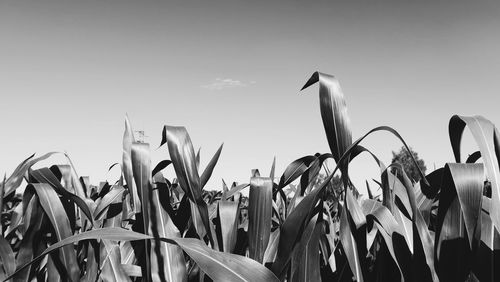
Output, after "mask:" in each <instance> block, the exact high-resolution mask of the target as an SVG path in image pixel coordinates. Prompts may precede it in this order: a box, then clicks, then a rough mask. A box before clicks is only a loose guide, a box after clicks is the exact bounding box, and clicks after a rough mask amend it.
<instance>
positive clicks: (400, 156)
mask: <svg viewBox="0 0 500 282" xmlns="http://www.w3.org/2000/svg"><path fill="white" fill-rule="evenodd" d="M410 153H411V155H413V158H415V161H417V164H418V167H419V168H420V170H421V171H422V172H423V173H424V174H425V171H426V170H427V167H426V166H425V162H424V160H422V159H421V158H419V157H418V153H417V152H416V151H414V150H413V148H412V147H410V152H408V150H406V148H405V147H404V146H403V147H401V148H400V149H399V151H398V152H394V151H392V161H391V162H392V163H399V164H401V165H402V166H403V169H404V170H405V172H406V174H407V175H408V177H410V179H412V180H413V181H415V182H418V181H420V174H419V171H418V169H417V168H416V167H415V163H414V162H413V160H412V158H411V155H410ZM393 172H394V170H393Z"/></svg>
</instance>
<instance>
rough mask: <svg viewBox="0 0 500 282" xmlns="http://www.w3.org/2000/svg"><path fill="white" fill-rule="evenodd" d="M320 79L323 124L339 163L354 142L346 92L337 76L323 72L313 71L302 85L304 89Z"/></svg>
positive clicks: (334, 156) (334, 155) (329, 143)
mask: <svg viewBox="0 0 500 282" xmlns="http://www.w3.org/2000/svg"><path fill="white" fill-rule="evenodd" d="M318 81H319V99H320V110H321V118H322V119H323V126H324V128H325V133H326V137H327V139H328V145H329V146H330V150H331V152H332V154H333V158H334V159H335V161H336V162H337V163H339V161H340V158H341V156H342V155H343V154H344V153H345V152H346V151H347V148H348V147H349V146H350V145H351V144H352V135H351V128H350V121H349V116H348V115H347V106H346V102H345V99H344V94H343V92H342V89H341V88H340V84H339V82H338V80H337V79H336V78H335V77H333V76H331V75H328V74H324V73H321V72H315V73H313V75H312V76H311V78H309V80H308V81H307V82H306V84H305V85H304V87H302V90H303V89H305V88H307V87H309V86H311V85H313V84H315V83H316V82H318Z"/></svg>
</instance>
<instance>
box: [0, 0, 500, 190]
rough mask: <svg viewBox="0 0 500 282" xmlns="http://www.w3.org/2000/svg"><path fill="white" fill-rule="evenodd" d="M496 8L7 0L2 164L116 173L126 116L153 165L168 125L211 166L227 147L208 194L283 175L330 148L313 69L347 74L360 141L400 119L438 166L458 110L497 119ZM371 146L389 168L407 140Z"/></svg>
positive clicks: (345, 85)
mask: <svg viewBox="0 0 500 282" xmlns="http://www.w3.org/2000/svg"><path fill="white" fill-rule="evenodd" d="M499 15H500V2H498V1H425V0H424V1H345V2H339V1H283V0H276V1H261V0H254V1H225V0H212V1H191V0H183V1H176V0H174V1H147V0H145V1H127V0H86V1H55V0H36V1H24V0H3V1H1V2H0V38H1V44H0V58H1V60H0V97H1V101H0V130H1V134H2V142H1V144H2V146H0V157H1V159H0V173H4V172H5V173H7V176H8V175H10V173H12V171H13V169H14V168H15V167H16V166H17V164H19V163H20V162H21V161H22V160H23V159H25V158H26V157H28V156H30V155H31V154H33V153H37V154H38V155H41V154H43V153H46V152H49V151H66V152H68V154H69V155H70V157H71V159H72V161H73V163H74V165H75V168H76V170H77V172H78V173H79V174H80V175H89V176H90V180H91V182H92V183H94V184H97V183H99V182H100V181H103V180H106V179H107V180H109V181H115V180H116V178H117V175H118V174H119V172H117V171H113V170H112V171H110V172H108V168H109V166H110V165H112V164H113V163H115V162H120V161H121V158H122V137H123V131H124V118H125V114H128V115H129V117H130V120H131V123H132V126H133V127H134V129H135V130H143V131H145V133H146V137H145V141H147V142H149V143H150V144H151V152H152V160H153V164H155V163H157V162H159V161H160V160H162V159H167V158H168V152H167V148H166V147H161V148H159V149H158V145H159V143H160V140H161V130H162V127H163V125H178V126H180V125H182V126H185V127H186V128H187V130H188V132H189V134H190V136H191V139H192V141H193V144H194V147H195V149H198V148H199V147H201V168H202V169H203V168H204V166H205V165H206V163H207V162H208V161H209V160H210V158H211V157H212V155H213V154H214V153H215V151H216V150H217V148H218V146H219V145H220V144H221V143H224V149H223V151H222V155H221V157H220V160H219V164H218V165H217V167H216V169H215V171H214V174H213V175H212V179H211V180H210V182H209V183H208V186H209V187H208V189H220V187H221V179H222V178H223V179H224V180H226V182H228V183H230V182H232V181H238V182H248V181H249V177H250V171H251V169H253V168H258V169H260V171H261V174H264V175H266V174H268V173H269V169H270V167H271V163H272V160H273V157H275V156H276V162H277V163H276V169H277V174H278V175H281V173H282V172H283V171H284V169H285V167H286V166H287V165H288V164H289V163H290V162H292V161H293V160H295V159H297V158H300V157H302V156H304V155H308V154H314V153H316V152H321V153H325V152H328V151H329V149H328V143H327V140H326V136H325V133H324V129H323V125H322V122H321V116H320V111H319V99H318V87H317V86H316V87H311V88H308V89H306V90H304V91H302V92H300V91H299V89H300V88H301V87H302V85H303V84H304V83H305V82H306V81H307V79H308V78H309V77H310V75H311V74H312V73H313V72H314V71H317V70H319V71H321V72H325V73H329V74H332V75H335V76H336V77H337V79H338V80H339V81H340V84H341V86H342V89H343V92H344V94H345V97H346V101H347V106H348V113H349V116H350V120H351V126H352V132H353V137H354V139H356V138H357V137H359V136H361V135H362V134H364V133H365V132H367V131H368V130H370V129H371V128H374V127H376V126H379V125H389V126H392V127H394V128H395V129H396V130H398V131H399V133H400V134H401V135H402V136H403V137H404V138H405V140H406V141H407V143H408V144H409V145H410V146H412V147H413V148H414V149H415V150H416V151H417V152H418V153H419V156H420V157H421V158H423V159H424V160H425V162H426V164H427V167H428V168H429V170H432V169H433V168H434V167H439V166H442V165H443V164H444V163H446V162H452V161H453V154H452V150H451V147H450V145H449V138H448V129H447V128H448V121H449V119H450V117H451V116H452V115H454V114H461V115H475V114H480V115H483V116H485V117H486V118H488V119H490V120H491V121H493V122H494V123H497V124H498V123H499V122H500V111H499V110H498V109H499V106H500V103H499V102H500V96H499V86H498V83H499V81H500V56H499V50H500V36H499V35H500V34H499V30H500V17H499ZM465 138H466V142H465V145H464V150H465V151H464V152H466V153H472V152H473V151H475V150H476V149H475V148H476V147H475V146H474V145H473V142H472V141H470V140H472V139H471V138H469V137H467V136H466V137H465ZM467 138H469V139H467ZM467 140H469V141H467ZM363 145H364V146H365V147H367V148H369V149H370V150H372V151H373V152H374V153H375V154H377V155H378V156H380V158H381V159H382V160H383V161H384V162H385V163H386V164H388V163H389V162H390V160H391V156H392V154H391V152H392V151H394V150H397V149H398V148H399V147H400V146H401V144H400V143H399V141H397V139H396V138H394V137H393V136H391V135H390V134H387V133H376V134H374V135H373V136H370V137H368V139H366V142H364V143H363ZM464 154H465V153H464ZM64 162H65V160H64V159H63V158H61V157H57V156H56V157H53V158H51V159H49V160H48V161H46V162H43V163H41V164H40V166H41V165H51V164H54V163H64ZM115 170H116V168H115ZM170 170H172V169H170ZM377 171H378V170H377V167H376V165H375V163H374V162H373V161H372V160H370V159H369V158H368V157H365V156H361V157H359V159H356V160H354V161H353V163H352V168H351V169H350V173H351V177H352V178H353V180H354V183H355V184H356V185H358V186H360V185H362V183H363V182H364V179H372V178H376V177H377ZM168 173H172V172H168Z"/></svg>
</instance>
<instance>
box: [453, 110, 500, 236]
mask: <svg viewBox="0 0 500 282" xmlns="http://www.w3.org/2000/svg"><path fill="white" fill-rule="evenodd" d="M465 126H467V127H468V128H469V130H470V131H471V133H472V136H473V137H474V140H475V141H476V143H477V145H478V147H479V151H480V152H481V157H482V158H483V161H484V166H485V169H486V174H487V176H488V178H489V180H490V181H491V200H492V210H491V213H490V216H491V220H492V222H493V224H494V225H495V227H496V228H497V230H500V168H499V159H498V158H497V155H496V153H495V131H496V128H495V126H494V125H493V123H491V121H489V120H487V119H485V118H484V117H482V116H470V117H466V116H458V115H454V116H453V117H452V118H451V119H450V123H449V134H450V141H451V145H452V149H453V153H454V155H455V161H456V162H457V163H459V162H460V144H461V140H462V134H463V131H464V129H465Z"/></svg>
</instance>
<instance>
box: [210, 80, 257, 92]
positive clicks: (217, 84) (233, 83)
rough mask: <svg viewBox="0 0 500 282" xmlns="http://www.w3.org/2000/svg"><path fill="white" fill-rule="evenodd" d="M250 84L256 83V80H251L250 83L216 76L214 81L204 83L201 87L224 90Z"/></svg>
mask: <svg viewBox="0 0 500 282" xmlns="http://www.w3.org/2000/svg"><path fill="white" fill-rule="evenodd" d="M250 84H255V81H250V82H249V83H246V82H242V81H240V80H234V79H231V78H216V79H215V80H214V81H213V82H212V83H210V84H206V85H202V86H201V88H205V89H208V90H222V89H226V88H237V87H247V86H248V85H250Z"/></svg>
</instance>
